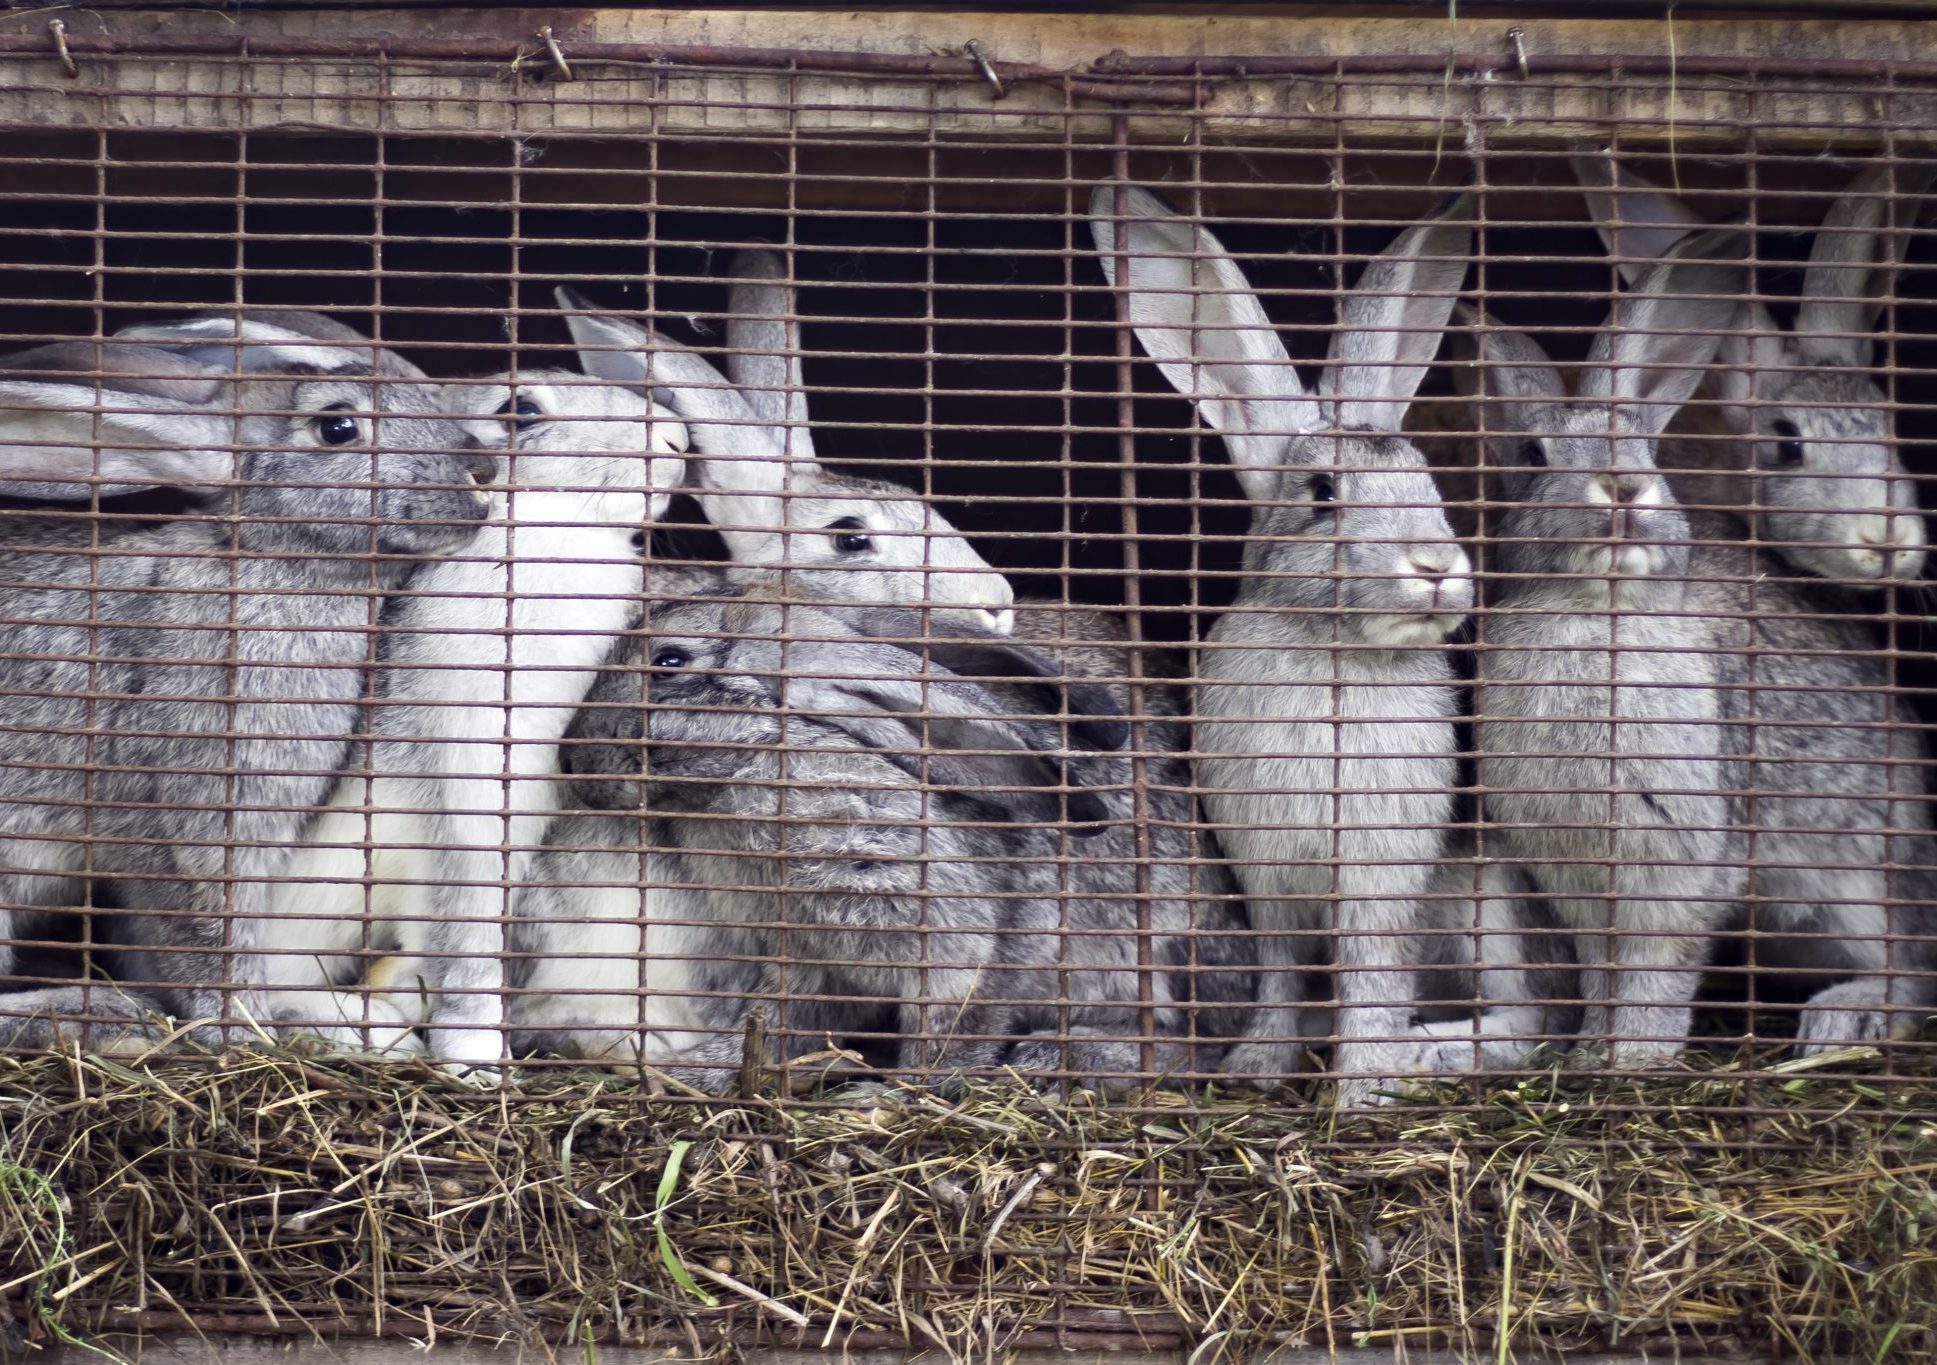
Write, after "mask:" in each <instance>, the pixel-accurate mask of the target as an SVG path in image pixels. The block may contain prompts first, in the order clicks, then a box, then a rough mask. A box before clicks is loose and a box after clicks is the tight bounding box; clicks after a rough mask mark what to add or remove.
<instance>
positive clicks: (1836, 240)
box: [1574, 155, 1937, 585]
mask: <svg viewBox="0 0 1937 1365" xmlns="http://www.w3.org/2000/svg"><path fill="white" fill-rule="evenodd" d="M1574 167H1575V172H1576V174H1577V175H1578V176H1579V178H1580V181H1581V184H1582V185H1583V187H1584V188H1585V191H1586V195H1587V202H1588V206H1589V208H1590V210H1591V211H1592V213H1593V215H1594V217H1595V219H1596V222H1597V224H1598V226H1599V228H1600V232H1601V237H1602V239H1603V240H1604V241H1605V242H1606V244H1607V248H1608V251H1609V253H1610V254H1611V255H1612V256H1613V257H1614V258H1615V260H1616V262H1617V266H1618V268H1619V270H1620V272H1621V275H1622V278H1623V279H1624V280H1625V281H1626V282H1627V283H1628V284H1629V285H1630V286H1632V285H1633V284H1634V283H1635V281H1636V280H1637V279H1638V278H1639V276H1640V275H1641V273H1642V272H1644V271H1645V270H1646V269H1647V268H1648V265H1649V263H1650V262H1652V261H1655V260H1658V259H1659V258H1660V257H1661V256H1663V255H1664V254H1665V253H1666V252H1667V251H1668V249H1669V248H1670V247H1672V246H1673V245H1674V244H1675V243H1676V242H1677V241H1679V240H1681V239H1682V238H1683V237H1685V236H1687V235H1688V234H1689V233H1691V232H1693V231H1696V230H1697V229H1698V228H1701V227H1702V226H1704V225H1703V224H1702V222H1701V221H1700V220H1699V219H1698V218H1696V217H1695V215H1694V213H1693V212H1691V211H1690V210H1689V209H1688V207H1687V206H1686V205H1684V204H1683V203H1682V202H1681V201H1680V200H1679V199H1677V198H1675V197H1674V196H1673V195H1671V194H1669V193H1668V192H1667V191H1666V190H1663V189H1660V188H1658V187H1657V186H1655V185H1651V184H1649V183H1648V182H1647V181H1646V180H1644V179H1642V178H1641V177H1640V176H1638V175H1636V174H1635V173H1634V172H1633V171H1630V170H1627V169H1626V168H1624V167H1620V166H1618V165H1617V164H1615V163H1614V162H1613V161H1611V160H1609V159H1608V158H1607V157H1606V156H1605V155H1594V156H1582V157H1577V158H1575V161H1574ZM1933 174H1937V171H1933V169H1932V168H1929V167H1914V166H1900V165H1894V164H1892V163H1889V162H1879V163H1877V164H1875V165H1872V166H1869V167H1866V168H1865V169H1864V170H1863V171H1861V172H1859V173H1858V175H1857V176H1856V178H1855V179H1854V180H1853V181H1851V183H1850V185H1849V187H1848V189H1846V190H1845V191H1844V193H1843V196H1842V197H1841V198H1840V199H1838V200H1837V201H1836V202H1835V203H1834V204H1833V205H1832V206H1831V207H1830V210H1829V213H1828V215H1827V216H1826V217H1825V218H1824V219H1823V224H1822V231H1821V232H1819V233H1818V234H1817V236H1816V240H1815V244H1814V246H1813V248H1812V250H1811V251H1810V256H1809V269H1808V271H1807V272H1806V274H1805V275H1804V277H1803V285H1802V301H1801V303H1800V305H1799V307H1798V308H1797V311H1796V325H1795V330H1794V331H1784V330H1783V329H1782V327H1781V326H1780V325H1779V324H1778V323H1777V322H1776V320H1775V318H1774V316H1773V315H1772V314H1771V313H1770V312H1769V308H1768V305H1767V304H1765V303H1763V302H1762V301H1761V300H1759V299H1754V300H1745V301H1744V302H1743V304H1742V308H1743V310H1744V313H1743V318H1742V319H1741V326H1740V329H1739V330H1732V331H1731V332H1730V334H1729V335H1728V336H1727V337H1726V338H1725V339H1724V340H1723V342H1722V345H1721V347H1720V349H1719V351H1718V352H1717V359H1718V361H1719V364H1718V365H1717V367H1716V369H1715V370H1714V372H1713V374H1714V382H1715V388H1716V392H1717V394H1718V396H1719V397H1720V398H1721V400H1722V405H1721V408H1720V411H1721V415H1722V418H1723V420H1724V422H1725V423H1726V425H1727V427H1728V429H1729V430H1730V431H1731V432H1733V433H1734V434H1735V435H1737V436H1738V437H1741V438H1742V439H1741V440H1739V441H1736V442H1731V443H1730V445H1731V447H1732V449H1733V451H1739V452H1741V453H1742V454H1743V455H1744V456H1745V457H1746V458H1745V460H1744V461H1743V463H1744V464H1745V465H1746V469H1745V470H1744V471H1743V474H1742V476H1741V477H1740V478H1738V479H1736V480H1734V483H1735V484H1736V488H1737V492H1738V496H1736V497H1735V498H1733V499H1732V500H1733V501H1735V502H1737V503H1739V504H1741V505H1742V506H1744V507H1747V506H1748V505H1750V504H1753V505H1754V506H1755V507H1756V508H1757V512H1756V515H1755V518H1754V520H1755V524H1756V528H1757V537H1758V538H1759V539H1761V540H1763V541H1765V542H1770V543H1772V547H1773V548H1774V549H1775V550H1776V552H1777V553H1779V554H1780V555H1781V556H1782V557H1783V558H1784V559H1786V560H1787V561H1788V562H1789V563H1790V564H1792V565H1793V566H1794V567H1796V568H1798V569H1800V570H1802V571H1804V572H1805V573H1811V574H1818V575H1821V576H1822V577H1823V578H1825V579H1828V580H1830V581H1832V582H1838V583H1843V584H1854V585H1871V584H1875V583H1879V582H1886V583H1887V582H1893V581H1895V582H1905V581H1911V580H1914V579H1916V578H1917V577H1918V575H1919V574H1920V573H1922V571H1923V564H1924V556H1925V530H1924V519H1923V514H1922V513H1921V512H1920V511H1919V510H1918V508H1917V485H1916V480H1915V479H1913V478H1912V477H1911V476H1910V474H1909V473H1908V472H1907V471H1906V470H1905V469H1904V467H1903V462H1902V460H1901V459H1900V458H1899V456H1898V453H1897V447H1896V440H1895V433H1894V432H1893V430H1892V423H1891V413H1890V404H1889V401H1888V399H1886V398H1885V396H1884V393H1883V389H1882V388H1881V386H1880V385H1879V384H1878V383H1877V381H1876V378H1875V376H1874V375H1873V374H1872V373H1871V352H1872V350H1873V349H1874V347H1873V343H1872V341H1871V332H1872V331H1873V330H1874V329H1875V327H1876V323H1877V317H1878V315H1879V314H1880V313H1881V311H1882V308H1883V300H1884V299H1885V298H1886V297H1887V296H1888V294H1889V285H1888V280H1889V277H1890V274H1891V272H1892V270H1893V269H1894V268H1895V265H1896V263H1897V261H1898V260H1899V259H1900V258H1901V256H1902V254H1903V249H1904V246H1905V244H1906V242H1907V235H1906V231H1907V229H1908V228H1909V227H1910V226H1911V224H1912V223H1913V222H1914V221H1915V218H1916V207H1917V201H1918V197H1919V196H1921V195H1922V194H1923V193H1924V192H1925V191H1926V190H1927V189H1928V188H1929V187H1930V182H1931V179H1932V176H1933ZM1893 190H1894V191H1895V197H1894V198H1888V197H1886V196H1890V195H1891V194H1892V191H1893ZM1886 229H1889V230H1887V231H1886ZM1727 529H1729V530H1732V531H1734V532H1735V534H1736V535H1737V536H1738V537H1739V536H1740V528H1739V527H1734V526H1729V527H1728V528H1727Z"/></svg>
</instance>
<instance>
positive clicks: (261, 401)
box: [0, 314, 498, 1046]
mask: <svg viewBox="0 0 1937 1365" xmlns="http://www.w3.org/2000/svg"><path fill="white" fill-rule="evenodd" d="M139 330H140V335H141V340H140V341H139V342H138V343H137V342H132V341H129V340H125V339H117V340H112V341H109V342H106V343H72V344H64V345H62V346H60V347H53V348H45V349H43V350H42V351H40V352H35V353H29V354H28V355H25V356H18V357H15V358H14V359H13V360H12V361H10V362H8V364H7V367H6V368H7V370H8V372H9V374H10V375H19V374H20V373H21V372H22V371H24V370H40V371H43V372H53V373H55V374H58V373H59V372H60V371H63V370H64V371H65V372H66V376H65V377H58V378H54V377H47V375H46V373H43V376H42V377H39V378H24V377H23V378H18V379H16V378H7V379H4V380H0V401H4V402H5V403H6V404H7V405H8V407H9V408H10V409H12V410H11V411H7V412H5V413H4V414H0V441H5V442H6V443H7V444H8V447H9V456H10V458H11V457H13V456H15V455H16V454H19V453H20V452H26V454H25V456H24V458H23V460H20V461H16V463H15V465H14V469H15V470H19V469H21V468H22V464H23V463H25V464H26V465H27V466H28V467H30V468H31V478H30V481H31V482H36V483H38V485H39V486H38V488H37V489H36V491H42V492H51V491H56V490H59V491H61V492H62V493H63V494H64V496H66V497H68V498H71V499H85V498H87V497H89V496H90V493H91V490H90V489H89V488H88V487H87V485H86V483H85V482H77V480H83V481H84V480H86V479H87V478H89V477H91V476H92V475H94V474H95V473H96V472H97V471H98V473H99V474H100V476H101V478H102V480H103V481H104V482H105V483H106V484H109V485H113V486H141V485H148V486H155V485H166V486H174V487H181V488H184V489H186V490H188V491H190V492H191V493H194V494H195V495H197V496H198V497H199V498H201V499H202V500H203V506H202V509H201V510H202V512H203V513H204V514H205V515H196V516H192V517H189V518H184V519H181V520H176V521H170V522H163V523H155V524H151V525H145V526H139V527H133V528H128V529H124V530H121V531H119V532H117V533H116V534H114V535H113V536H112V537H111V538H104V539H103V541H102V544H101V547H100V548H98V549H97V548H95V546H96V540H97V532H96V528H95V526H94V525H93V523H92V521H91V519H89V518H85V517H71V518H70V517H61V516H57V515H48V514H44V513H34V512H25V513H19V512H17V513H10V514H8V515H7V517H6V522H7V523H8V524H7V526H6V528H5V532H4V536H3V537H0V538H3V539H4V549H0V560H4V570H3V571H0V577H4V579H5V580H6V581H7V582H8V583H9V584H10V585H11V586H10V587H9V590H8V610H9V612H10V613H12V614H14V615H16V616H17V617H20V618H22V619H23V621H24V624H21V625H17V626H14V627H12V628H11V630H10V633H9V647H8V651H7V655H6V657H5V658H4V659H0V689H4V690H5V691H6V692H7V693H8V694H9V695H10V696H12V697H13V698H14V700H13V701H12V702H11V703H10V708H11V709H10V719H9V724H8V726H7V728H6V730H5V731H4V733H0V766H4V767H5V768H6V769H8V776H7V779H6V783H7V792H8V795H9V799H8V801H7V802H6V803H5V804H4V805H3V806H0V855H4V856H3V857H0V862H4V864H5V865H6V866H7V867H9V868H10V869H12V870H11V871H9V872H7V873H6V874H5V875H4V877H0V902H5V903H7V904H9V905H13V906H21V905H27V906H32V905H57V904H69V903H72V900H71V892H72V890H73V889H74V884H75V883H76V882H78V881H79V880H81V879H83V878H93V879H97V880H99V881H103V882H108V883H112V884H113V886H114V893H115V896H116V900H117V903H118V904H120V905H122V906H125V907H127V908H126V909H123V910H120V911H118V912H116V913H114V914H113V915H112V916H111V917H110V918H109V919H108V920H107V921H106V922H105V924H104V926H103V935H102V936H103V937H104V938H105V939H106V940H107V942H108V947H107V949H106V951H105V952H104V953H103V958H104V960H105V965H107V966H108V967H109V968H110V969H111V970H112V971H113V972H114V974H115V976H116V977H117V978H118V979H119V980H120V981H122V982H123V983H126V989H124V990H122V991H119V992H114V993H110V992H108V991H106V990H90V989H89V988H86V987H60V988H49V989H42V990H35V991H30V992H21V993H16V994H13V995H10V996H7V997H4V998H0V1013H4V1014H6V1015H8V1016H14V1017H18V1016H23V1015H32V1016H36V1017H33V1018H27V1019H23V1020H19V1021H18V1022H11V1023H10V1025H9V1027H8V1029H7V1032H6V1041H8V1042H11V1043H13V1044H16V1045H33V1044H39V1043H47V1042H50V1041H61V1042H67V1041H71V1040H72V1039H73V1038H74V1037H75V1036H76V1034H75V1033H74V1032H72V1031H70V1029H69V1028H68V1027H66V1026H63V1025H61V1024H58V1023H56V1022H55V1021H54V1019H53V1017H52V1016H56V1015H68V1016H85V1015H87V1014H89V1013H93V1014H96V1015H105V1016H108V1017H110V1018H114V1019H117V1020H125V1023H123V1024H120V1025H119V1026H118V1037H119V1038H120V1040H121V1041H122V1042H124V1043H125V1042H127V1041H128V1040H130V1039H138V1038H140V1037H142V1036H145V1035H147V1033H148V1031H149V1028H148V1024H147V1022H146V1020H145V1019H144V1018H143V1017H142V1016H143V1015H144V1013H146V1012H147V1011H150V1010H152V1011H154V1012H156V1013H165V1014H172V1015H175V1016H177V1017H180V1018H183V1019H189V1020H197V1021H211V1020H226V1021H241V1020H245V1019H255V1020H266V1018H267V1017H268V1016H267V1011H266V1007H265V1001H264V999H263V997H262V995H261V992H260V990H259V988H258V987H257V985H256V984H255V983H259V982H261V981H263V980H264V979H265V976H264V968H263V964H262V962H261V960H260V956H259V954H260V951H261V947H262V945H261V927H262V921H263V918H264V915H265V911H266V895H267V889H268V888H267V879H269V878H274V877H277V876H279V875H282V874H283V873H284V872H285V871H286V869H287V866H288V862H289V857H290V849H291V847H292V846H293V845H294V844H295V843H296V841H297V839H298V838H299V836H300V833H301V830H302V828H303V826H304V824H305V823H306V822H307V821H308V820H309V819H310V817H311V814H312V813H313V811H314V810H315V809H316V808H317V807H318V806H320V805H321V804H322V803H323V801H324V799H325V798H326V796H327V794H328V791H329V788H330V785H331V783H332V782H333V780H334V774H335V772H336V770H337V769H338V768H339V767H340V766H341V764H342V762H343V760H344V758H345V756H346V754H347V751H348V748H349V744H350V736H352V735H353V734H355V733H356V732H358V731H359V730H361V729H362V728H363V727H364V709H363V701H364V693H365V669H366V664H367V659H368V653H369V638H368V633H367V631H368V627H369V625H370V623H371V622H372V621H373V620H374V618H375V614H376V611H377V605H378V601H379V600H380V598H381V597H382V595H383V594H386V593H388V592H391V591H394V590H395V589H396V587H397V586H398V585H399V584H400V583H401V582H402V581H403V579H404V577H405V576H406V574H407V573H408V572H409V571H410V569H411V567H412V566H413V563H414V560H415V557H416V556H420V555H426V554H438V553H442V552H444V551H447V550H450V549H452V548H453V547H455V546H456V545H458V544H460V543H461V542H462V541H463V540H464V539H465V538H466V537H468V536H469V535H470V534H471V533H472V532H473V530H474V529H475V528H476V526H477V524H478V522H479V521H480V520H481V519H482V517H483V516H484V513H485V510H486V506H487V503H486V499H485V496H484V494H483V493H482V492H481V491H480V490H479V489H478V487H477V486H476V482H477V481H479V480H485V481H488V480H491V479H494V478H495V477H496V475H497V470H498V465H497V461H496V458H495V457H493V456H491V455H489V454H487V453H485V452H483V451H482V450H481V449H480V448H479V445H478V442H477V441H476V439H475V437H474V436H473V435H472V434H471V433H470V432H468V431H466V430H465V429H464V428H463V427H461V426H460V425H459V424H457V423H455V422H452V421H450V420H449V419H448V418H447V417H445V416H444V414H443V413H442V412H441V410H440V409H439V406H438V401H437V396H438V395H437V389H436V386H434V385H433V384H431V383H430V382H429V381H428V380H426V379H425V377H424V376H423V374H422V373H421V372H420V371H418V370H417V369H416V368H415V367H413V366H411V365H409V364H408V363H407V362H405V361H403V360H402V359H400V358H399V357H397V356H395V355H392V354H391V353H389V352H387V351H383V350H380V349H377V348H375V347H373V346H372V345H371V344H370V343H369V342H368V341H365V340H362V339H361V338H356V336H355V334H354V333H352V332H349V331H348V329H346V328H343V327H342V326H341V325H340V324H338V323H334V322H332V321H330V320H329V319H326V318H321V317H317V316H315V315H311V314H274V315H253V316H252V317H251V318H250V319H249V320H248V321H245V322H243V323H242V324H241V325H240V328H239V329H238V328H237V325H236V324H235V322H233V321H232V320H231V319H229V318H227V317H223V318H219V319H215V318H209V319H196V320H193V321H191V322H185V323H181V324H173V325H170V326H162V327H144V328H142V329H139ZM317 342H323V343H327V344H322V345H318V344H315V343H317ZM352 342H354V343H355V344H352ZM211 347H213V348H214V352H215V353H216V355H215V356H214V357H212V355H211ZM97 351H98V353H99V355H98V357H97ZM101 359H105V360H106V362H107V363H106V366H105V368H106V370H107V371H108V374H107V377H105V378H103V379H102V380H101V381H100V385H99V388H98V389H97V387H96V384H95V383H94V382H93V381H92V380H76V379H75V378H73V375H74V373H75V372H77V371H87V370H92V369H94V368H95V366H96V365H97V364H98V363H99V361H100V360H101ZM198 373H199V375H200V378H199V380H198V379H197V374H198ZM373 376H375V377H381V378H382V379H383V380H385V381H386V382H384V383H381V384H374V385H373V384H372V383H371V382H370V381H371V379H372V377H373ZM97 403H98V406H99V408H100V409H101V411H100V413H99V415H98V416H97V415H96V414H95V413H94V412H93V411H91V409H93V408H94V407H95V406H96V405H97ZM333 404H341V405H347V410H348V411H347V414H330V415H329V416H327V417H322V416H317V415H316V414H319V413H321V412H322V411H323V410H324V409H325V408H326V407H329V406H330V405H333ZM115 410H119V411H115ZM291 413H293V414H294V415H288V414H291ZM369 413H375V414H376V415H377V420H376V423H375V425H376V427H377V431H376V434H375V440H374V443H373V441H372V432H371V427H372V422H371V420H370V418H369V417H367V416H358V415H357V414H369ZM278 414H281V415H278ZM345 415H347V416H348V417H349V418H351V419H353V420H354V421H356V422H357V423H358V424H359V427H358V430H357V432H356V439H355V442H354V443H353V444H348V445H345V446H342V447H335V446H331V445H328V444H326V443H324V442H323V441H322V439H321V436H320V434H319V424H321V423H325V422H332V423H333V422H337V421H339V420H341V418H342V417H343V416H345ZM97 423H98V427H97V425H96V424H97ZM124 441H125V442H126V444H123V442H124ZM403 451H409V452H413V453H409V454H405V453H399V452H403ZM237 452H239V453H237ZM439 452H447V453H439ZM318 485H344V486H341V487H331V486H318ZM359 485H360V486H359ZM373 550H374V551H375V552H376V553H375V555H374V556H373V555H372V551H373ZM94 623H98V624H94ZM90 656H94V657H96V658H97V659H98V662H95V663H93V664H89V663H86V662H78V661H77V660H84V659H87V658H88V657H90ZM89 693H94V694H96V695H97V696H98V697H99V698H100V699H99V700H95V701H90V700H88V694H89ZM50 753H52V754H67V755H71V758H72V763H71V766H59V767H55V766H48V757H49V755H50ZM231 771H232V773H233V775H232V776H231V775H230V774H231ZM33 920H34V916H33V914H32V912H31V911H27V912H23V911H20V910H0V971H4V970H6V968H7V966H8V965H9V961H10V958H11V952H10V950H9V949H8V948H7V947H6V946H5V941H6V940H8V939H13V938H19V937H24V936H27V935H25V934H23V932H22V931H23V930H26V929H29V928H30V927H31V925H32V923H33ZM230 982H234V983H241V985H240V987H239V988H238V990H237V993H236V995H235V996H234V997H233V999H230V998H228V997H226V996H225V994H224V992H223V990H222V986H223V984H224V983H230ZM234 1027H237V1025H236V1024H234V1023H231V1024H230V1028H234ZM116 1036H117V1030H116V1029H115V1028H107V1029H97V1030H95V1032H94V1035H93V1038H92V1042H93V1044H94V1045H97V1046H98V1045H103V1044H105V1045H114V1044H115V1041H116ZM203 1036H206V1037H210V1038H216V1037H223V1036H227V1035H226V1033H225V1032H224V1031H223V1030H218V1029H211V1030H206V1031H205V1032H204V1034H203ZM242 1036H245V1037H246V1036H249V1031H248V1030H247V1029H246V1027H245V1028H244V1029H243V1034H242Z"/></svg>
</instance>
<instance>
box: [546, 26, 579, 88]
mask: <svg viewBox="0 0 1937 1365" xmlns="http://www.w3.org/2000/svg"><path fill="white" fill-rule="evenodd" d="M538 39H539V41H540V42H542V43H544V45H545V55H546V56H548V57H550V58H551V59H552V74H553V75H554V76H556V77H558V79H559V80H561V81H569V80H571V79H572V64H571V63H570V62H568V61H566V60H565V53H564V51H563V49H561V48H560V47H559V46H558V39H556V38H554V37H552V26H551V25H550V24H546V25H545V26H544V27H543V28H541V29H539V30H538Z"/></svg>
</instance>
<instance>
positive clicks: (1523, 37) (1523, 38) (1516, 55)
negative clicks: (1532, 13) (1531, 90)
mask: <svg viewBox="0 0 1937 1365" xmlns="http://www.w3.org/2000/svg"><path fill="white" fill-rule="evenodd" d="M1507 46H1508V47H1510V48H1512V49H1513V64H1514V65H1515V66H1517V67H1519V68H1520V79H1521V80H1523V81H1524V80H1526V79H1527V77H1528V76H1529V75H1530V74H1531V73H1530V72H1529V71H1528V70H1527V31H1526V30H1525V29H1524V28H1521V27H1520V25H1518V24H1515V25H1514V26H1513V27H1512V28H1510V29H1508V30H1507Z"/></svg>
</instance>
